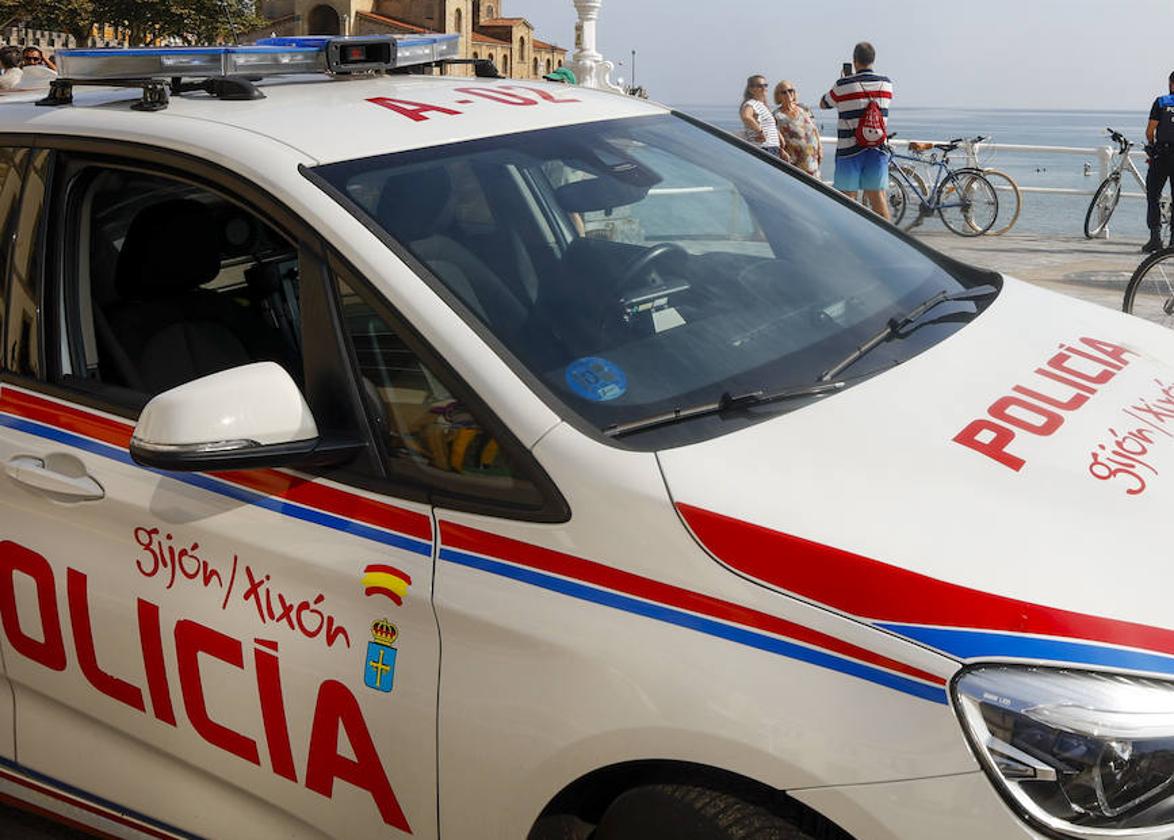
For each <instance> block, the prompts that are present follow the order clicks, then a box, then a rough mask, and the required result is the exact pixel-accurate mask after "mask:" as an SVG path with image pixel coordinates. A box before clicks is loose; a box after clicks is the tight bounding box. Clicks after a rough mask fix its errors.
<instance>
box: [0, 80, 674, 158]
mask: <svg viewBox="0 0 1174 840" xmlns="http://www.w3.org/2000/svg"><path fill="white" fill-rule="evenodd" d="M258 88H259V89H260V90H261V91H262V92H263V93H264V94H265V98H264V99H259V100H252V101H243V102H238V101H226V100H219V99H215V98H213V97H211V96H208V95H206V94H203V93H192V94H183V95H181V96H173V97H172V98H171V103H170V105H169V106H168V107H167V108H166V109H165V110H162V111H157V112H154V113H144V112H142V111H136V110H133V109H132V108H131V105H132V104H134V103H135V102H137V101H138V99H139V98H140V92H139V91H138V90H137V89H125V88H106V87H102V88H90V87H82V86H77V87H75V88H74V103H73V104H72V105H64V106H58V107H52V108H50V107H39V106H37V105H36V101H37V100H38V99H41V98H43V97H44V95H45V91H40V92H21V93H14V94H7V95H5V96H4V97H3V98H0V131H3V132H21V133H25V132H33V133H43V134H55V133H63V134H69V135H76V134H85V135H87V136H98V137H101V136H102V134H103V132H104V131H108V132H110V135H111V136H112V137H119V138H125V137H127V136H128V135H131V134H133V135H135V136H137V137H139V138H140V139H141V141H142V142H145V143H151V142H152V135H153V134H154V133H156V132H157V133H158V136H159V137H160V138H164V137H168V136H174V134H175V131H176V128H177V126H176V125H175V123H176V121H180V120H182V121H189V120H199V121H202V122H204V123H205V124H206V127H212V126H215V125H223V126H231V127H235V128H237V129H243V130H245V131H248V132H251V133H253V134H257V135H263V136H266V137H269V138H271V139H273V140H276V141H278V142H280V143H281V144H283V145H285V146H288V147H291V148H292V149H295V150H297V151H298V152H300V153H301V155H302V156H303V157H305V158H309V159H312V160H314V161H316V162H318V163H333V162H337V161H342V160H352V159H355V158H362V157H370V156H373V155H380V154H387V153H389V152H399V151H406V150H409V149H418V148H425V147H429V146H437V145H444V144H447V143H454V142H460V141H464V140H473V139H478V138H481V137H489V136H494V135H500V134H510V133H515V132H522V131H530V130H533V129H539V128H548V127H554V126H562V125H571V124H574V123H580V122H593V121H598V120H606V119H616V118H622V117H635V116H646V115H652V114H664V113H667V109H666V108H664V107H663V106H660V105H656V104H653V103H649V102H647V101H645V100H641V99H637V98H635V97H631V96H623V95H620V94H615V93H607V92H602V91H594V90H588V89H585V88H580V87H571V86H567V85H561V84H554V83H550V82H545V81H528V80H527V81H521V80H513V79H477V78H467V77H451V76H448V77H445V76H424V75H396V74H393V75H381V76H367V75H363V76H352V77H346V76H340V77H333V78H331V77H325V76H290V77H285V78H275V79H270V80H263V81H262V82H260V83H258ZM188 125H190V123H188ZM205 134H206V132H205Z"/></svg>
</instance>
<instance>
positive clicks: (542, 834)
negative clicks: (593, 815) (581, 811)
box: [526, 814, 592, 840]
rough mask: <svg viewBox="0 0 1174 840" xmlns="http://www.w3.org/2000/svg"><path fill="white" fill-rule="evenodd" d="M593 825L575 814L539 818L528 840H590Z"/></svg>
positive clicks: (527, 836) (527, 837)
mask: <svg viewBox="0 0 1174 840" xmlns="http://www.w3.org/2000/svg"><path fill="white" fill-rule="evenodd" d="M591 831H592V828H591V825H590V824H589V823H586V822H584V821H583V820H581V819H579V818H578V817H576V816H574V815H573V814H548V815H546V816H545V817H541V818H539V820H538V821H537V822H536V823H534V827H533V828H531V829H530V833H529V834H527V835H526V840H589V838H590V837H591Z"/></svg>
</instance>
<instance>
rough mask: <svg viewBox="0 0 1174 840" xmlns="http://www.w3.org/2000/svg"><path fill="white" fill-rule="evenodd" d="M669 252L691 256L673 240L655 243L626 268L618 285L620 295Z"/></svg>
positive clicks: (681, 255)
mask: <svg viewBox="0 0 1174 840" xmlns="http://www.w3.org/2000/svg"><path fill="white" fill-rule="evenodd" d="M669 254H676V255H678V256H680V257H687V256H689V252H688V251H686V250H685V249H684V248H682V247H681V246H680V245H677V244H676V243H673V242H659V243H657V244H656V245H653V246H652V247H651V248H649V249H648V250H647V251H645V252H644V253H643V254H641V255H640V256H638V257H637V258H636V259H634V260H632V262H631V264H630V265H629V266H628V267H627V268H625V269H624V273H623V275H622V276H621V277H620V282H619V284H618V285H617V286H616V290H617V291H618V292H620V297H621V298H622V297H623V293H624V292H626V291H628V289H629V288H631V287H632V286H634V285H635V284H636V281H637V280H639V279H640V278H641V277H643V276H644V275H645V274H647V273H649V272H650V271H651V270H652V266H653V265H655V264H656V263H657V262H659V261H660V260H662V259H664V258H665V257H667V256H668V255H669Z"/></svg>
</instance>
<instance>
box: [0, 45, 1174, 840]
mask: <svg viewBox="0 0 1174 840" xmlns="http://www.w3.org/2000/svg"><path fill="white" fill-rule="evenodd" d="M453 37H455V36H427V37H420V38H410V39H402V40H399V41H396V40H392V39H359V40H349V41H348V40H340V39H317V40H314V39H311V40H297V39H295V40H281V39H278V40H275V41H271V42H268V43H265V44H262V45H259V46H255V47H223V48H207V49H202V48H191V49H154V50H128V51H122V52H119V51H85V50H82V51H74V52H63V53H62V62H61V64H62V67H61V70H62V72H61V78H60V79H58V81H57V82H55V84H54V86H53V88H52V90H51V91H49V92H48V94H47V95H46V94H45V93H44V92H42V93H41V94H38V95H30V94H25V95H21V96H16V97H13V98H8V99H6V100H5V101H4V102H3V104H0V131H2V132H3V133H2V137H0V230H2V233H3V235H2V238H0V243H2V246H0V254H2V256H3V262H2V265H3V275H2V277H0V318H2V333H3V345H2V356H0V366H2V369H3V371H2V375H0V462H2V463H3V465H4V476H3V477H2V478H0V653H2V665H3V679H4V682H5V687H4V690H3V691H0V794H2V795H3V796H4V797H5V798H9V799H15V800H19V801H21V802H24V803H27V804H28V805H29V806H31V807H32V808H34V809H39V810H41V811H44V812H49V813H51V814H54V815H57V816H58V817H60V818H62V819H64V820H66V821H68V822H71V823H73V824H76V825H81V826H85V827H88V828H90V829H93V830H97V831H99V832H102V833H104V834H106V835H110V836H116V837H152V838H171V837H184V838H187V837H196V836H199V837H222V838H291V837H299V838H300V837H336V838H374V837H406V836H409V835H410V836H413V837H418V838H429V837H444V838H509V839H510V840H513V838H524V837H530V838H534V840H549V838H586V837H594V838H596V840H617V839H618V840H626V839H627V838H653V840H656V838H711V839H712V838H750V837H754V838H760V837H761V838H808V839H809V840H811V838H838V839H839V840H843V838H848V837H850V838H855V840H892V838H901V840H922V839H923V838H924V840H931V838H932V840H940V838H941V837H942V836H950V837H952V838H955V840H971V839H972V838H973V840H989V838H994V837H997V838H1013V837H1021V838H1034V837H1042V836H1048V837H1062V838H1115V837H1129V838H1159V837H1170V836H1172V835H1174V681H1172V680H1174V617H1172V612H1171V608H1170V593H1169V589H1168V587H1169V586H1170V585H1171V581H1172V580H1174V577H1172V575H1171V572H1170V562H1169V557H1170V552H1169V550H1168V549H1167V548H1166V547H1165V542H1164V539H1165V538H1164V537H1163V536H1162V534H1163V533H1164V531H1165V526H1164V525H1163V523H1164V522H1166V521H1167V520H1168V519H1169V517H1170V509H1171V500H1174V486H1172V485H1171V482H1174V338H1172V337H1171V336H1170V335H1169V334H1168V333H1166V332H1164V331H1162V330H1161V329H1160V328H1158V327H1156V326H1153V325H1150V324H1148V323H1145V322H1142V321H1139V320H1133V319H1130V318H1129V317H1127V316H1124V315H1121V314H1117V313H1112V312H1109V311H1107V310H1103V309H1100V308H1095V307H1092V306H1089V305H1085V304H1081V303H1078V302H1076V301H1073V300H1070V299H1067V298H1063V297H1058V296H1055V295H1052V294H1050V293H1047V292H1044V291H1041V290H1038V289H1036V288H1034V287H1031V286H1027V285H1024V284H1022V283H1019V282H1016V281H1014V280H1013V279H1010V278H1005V277H1002V276H999V275H996V274H993V273H990V272H986V271H981V270H977V269H974V268H971V267H968V266H965V265H962V264H959V263H956V262H954V261H952V260H950V259H948V258H946V257H944V256H942V255H940V254H937V253H935V252H933V251H932V250H929V249H927V248H926V247H924V246H922V245H920V244H918V243H916V242H914V241H912V240H910V239H908V238H906V237H904V236H903V235H902V234H900V233H899V232H897V231H895V230H894V229H892V228H891V227H889V226H888V225H886V224H885V223H883V222H881V221H879V220H878V219H876V218H874V217H872V216H870V215H869V214H868V213H866V212H864V211H862V210H861V209H859V208H858V207H857V206H855V205H853V204H852V203H850V202H848V201H846V200H845V199H843V198H842V197H841V196H838V195H836V194H834V193H832V192H831V191H829V190H827V189H826V188H824V187H822V186H821V185H820V184H818V183H816V182H814V181H812V180H810V179H808V178H806V177H805V176H802V175H800V174H798V173H797V172H796V171H795V170H792V169H790V168H789V167H787V166H786V165H784V164H782V163H780V162H779V161H777V160H772V159H770V158H769V157H767V156H764V155H763V154H761V153H759V152H757V151H755V150H752V149H750V148H749V147H748V146H746V145H744V144H742V143H741V142H740V141H737V140H735V139H733V138H731V137H729V136H727V135H725V134H723V133H721V132H719V131H716V130H714V129H712V128H710V127H709V126H706V125H704V124H702V123H699V122H697V121H694V120H692V119H690V118H688V117H687V116H684V115H681V114H677V113H673V112H671V111H669V110H666V109H664V108H662V107H659V106H656V105H653V104H649V103H647V102H643V101H639V100H636V99H632V98H626V97H620V96H615V95H611V94H605V93H597V92H592V91H587V90H582V89H578V88H574V87H567V86H561V85H552V84H546V83H543V82H521V81H511V80H508V79H501V78H497V77H496V74H495V73H492V72H485V68H482V71H483V72H479V73H478V74H477V75H475V76H464V77H460V76H458V77H452V78H448V77H442V76H436V75H430V74H423V73H413V72H407V71H410V70H412V69H413V68H414V69H416V70H419V69H423V68H433V67H435V66H436V65H437V64H441V65H443V64H446V63H451V62H450V59H451V58H452V56H453V55H455V46H456V45H455V41H454V40H453Z"/></svg>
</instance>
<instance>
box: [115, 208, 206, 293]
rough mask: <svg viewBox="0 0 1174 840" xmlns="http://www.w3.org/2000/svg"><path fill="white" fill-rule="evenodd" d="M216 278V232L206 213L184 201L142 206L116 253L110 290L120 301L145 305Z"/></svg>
mask: <svg viewBox="0 0 1174 840" xmlns="http://www.w3.org/2000/svg"><path fill="white" fill-rule="evenodd" d="M219 273H220V229H219V227H218V226H217V224H216V219H215V217H214V216H213V215H212V211H211V210H209V209H208V207H207V206H205V205H204V204H201V203H200V202H198V201H193V200H192V199H190V198H176V199H171V200H168V201H161V202H159V203H158V204H152V205H151V206H150V207H144V208H143V209H142V210H140V211H139V213H138V215H137V216H135V218H134V221H132V222H131V223H130V229H129V230H128V231H127V232H126V238H125V239H124V240H123V242H122V250H121V251H119V254H118V269H117V273H116V275H115V285H116V286H117V288H118V294H119V295H120V296H121V297H123V298H137V299H140V300H151V299H154V298H163V297H170V296H173V295H177V294H180V293H182V292H186V291H188V290H190V289H194V288H196V287H197V286H202V285H204V284H205V283H207V282H209V281H210V280H213V279H215V277H216V275H217V274H219Z"/></svg>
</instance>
